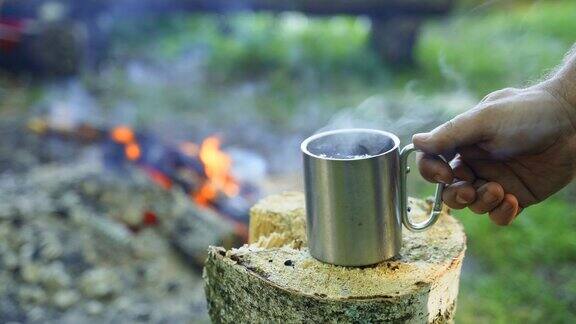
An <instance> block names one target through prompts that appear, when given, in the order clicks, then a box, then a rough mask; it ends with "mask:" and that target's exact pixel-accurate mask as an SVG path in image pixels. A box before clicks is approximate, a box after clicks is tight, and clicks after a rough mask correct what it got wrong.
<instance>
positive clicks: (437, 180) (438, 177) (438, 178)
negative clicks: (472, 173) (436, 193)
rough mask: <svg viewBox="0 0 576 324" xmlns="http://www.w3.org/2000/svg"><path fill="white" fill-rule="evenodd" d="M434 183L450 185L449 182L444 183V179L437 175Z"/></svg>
mask: <svg viewBox="0 0 576 324" xmlns="http://www.w3.org/2000/svg"><path fill="white" fill-rule="evenodd" d="M434 181H436V182H438V183H443V184H448V182H446V181H444V179H442V177H440V175H436V176H435V177H434Z"/></svg>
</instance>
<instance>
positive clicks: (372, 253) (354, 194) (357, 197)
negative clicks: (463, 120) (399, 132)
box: [301, 129, 444, 266]
mask: <svg viewBox="0 0 576 324" xmlns="http://www.w3.org/2000/svg"><path fill="white" fill-rule="evenodd" d="M399 146H400V140H399V139H398V137H397V136H396V135H394V134H392V133H388V132H384V131H379V130H373V129H342V130H335V131H328V132H323V133H319V134H316V135H313V136H311V137H309V138H307V139H306V140H304V142H302V146H301V149H302V153H303V155H304V181H305V191H306V222H307V236H308V246H309V249H310V254H311V255H312V256H313V257H314V258H316V259H318V260H320V261H323V262H327V263H331V264H336V265H343V266H363V265H370V264H374V263H378V262H380V261H383V260H386V259H389V258H391V257H393V256H396V255H398V253H399V252H400V247H401V244H402V223H404V226H406V227H407V228H408V229H409V230H411V231H423V230H425V229H427V228H429V227H430V226H432V225H433V224H434V223H435V222H436V220H438V217H439V215H440V211H441V210H442V191H443V189H444V186H443V185H442V184H439V185H438V186H437V187H436V196H435V202H434V206H433V208H432V211H431V214H430V215H429V217H428V219H427V220H425V221H423V222H421V223H413V222H412V221H411V220H410V219H409V217H408V210H407V208H408V206H407V205H408V201H407V199H408V198H407V194H406V176H407V173H408V171H409V169H408V165H407V158H408V155H409V154H410V153H411V152H413V151H415V150H416V149H415V148H414V146H413V145H412V144H408V145H406V146H405V147H404V148H403V149H402V151H400V150H399Z"/></svg>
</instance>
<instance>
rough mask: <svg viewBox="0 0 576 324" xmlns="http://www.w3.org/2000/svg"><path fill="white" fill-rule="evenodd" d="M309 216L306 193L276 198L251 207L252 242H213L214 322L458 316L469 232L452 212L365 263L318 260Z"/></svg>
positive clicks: (419, 213) (209, 268)
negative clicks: (386, 256)
mask: <svg viewBox="0 0 576 324" xmlns="http://www.w3.org/2000/svg"><path fill="white" fill-rule="evenodd" d="M410 207H411V212H410V214H411V217H414V218H416V219H417V218H419V217H426V212H427V210H428V209H429V205H428V204H427V203H426V202H424V201H421V200H416V199H411V200H410ZM304 220H305V211H304V198H303V195H302V194H300V193H285V194H282V195H276V196H270V197H268V198H265V199H263V200H262V201H261V202H260V203H258V204H257V205H256V206H254V207H253V208H252V211H251V223H250V231H251V232H250V242H251V244H249V245H245V246H243V247H242V248H239V249H232V250H225V249H223V248H219V247H210V249H209V256H208V260H207V262H206V266H205V269H204V279H205V291H206V295H207V300H208V308H209V312H210V316H211V318H212V321H214V322H216V323H221V322H222V323H231V322H255V323H262V322H394V323H397V322H402V323H426V322H427V323H444V322H450V321H452V319H453V317H454V312H455V309H456V299H457V294H458V284H459V278H460V268H461V265H462V260H463V258H464V252H465V249H466V236H465V234H464V231H463V228H462V226H461V224H460V223H459V222H458V221H457V220H455V219H454V218H453V217H451V216H450V215H449V211H448V210H445V211H444V212H443V215H442V217H441V218H440V220H439V221H438V223H437V224H436V225H434V226H433V227H432V228H431V229H430V230H428V231H426V232H423V233H412V232H409V231H407V230H404V231H403V246H402V250H401V253H400V255H399V256H397V257H396V258H394V259H392V260H388V261H384V262H382V263H379V264H377V265H374V266H368V267H361V268H358V267H356V268H355V267H341V266H335V265H331V264H326V263H322V262H320V261H317V260H315V259H314V258H312V257H311V256H310V254H309V253H308V251H307V248H306V238H305V221H304Z"/></svg>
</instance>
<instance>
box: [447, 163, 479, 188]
mask: <svg viewBox="0 0 576 324" xmlns="http://www.w3.org/2000/svg"><path fill="white" fill-rule="evenodd" d="M450 167H451V168H452V173H453V174H454V177H455V178H457V179H459V180H464V181H468V182H470V183H474V181H475V180H476V174H474V171H472V169H471V168H470V167H469V166H468V165H467V164H466V163H465V162H464V161H462V159H461V158H460V156H458V157H456V158H455V159H454V160H452V161H450Z"/></svg>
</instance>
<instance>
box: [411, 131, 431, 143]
mask: <svg viewBox="0 0 576 324" xmlns="http://www.w3.org/2000/svg"><path fill="white" fill-rule="evenodd" d="M429 138H430V133H418V134H414V135H413V136H412V141H414V140H417V141H424V142H425V141H427V140H428V139H429Z"/></svg>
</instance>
